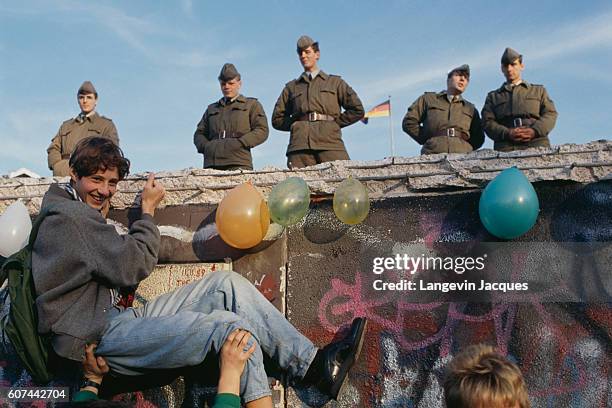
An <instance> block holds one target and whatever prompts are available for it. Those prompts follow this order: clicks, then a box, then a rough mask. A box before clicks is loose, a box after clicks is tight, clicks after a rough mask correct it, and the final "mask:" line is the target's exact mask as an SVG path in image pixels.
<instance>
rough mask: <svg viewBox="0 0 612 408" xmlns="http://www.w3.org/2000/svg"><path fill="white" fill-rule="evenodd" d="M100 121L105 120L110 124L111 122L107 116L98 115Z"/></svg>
mask: <svg viewBox="0 0 612 408" xmlns="http://www.w3.org/2000/svg"><path fill="white" fill-rule="evenodd" d="M100 119H102V120H107V121H109V122H112V121H113V120H112V119H111V118H109V117H108V116H104V115H100Z"/></svg>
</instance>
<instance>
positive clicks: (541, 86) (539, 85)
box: [530, 84, 544, 89]
mask: <svg viewBox="0 0 612 408" xmlns="http://www.w3.org/2000/svg"><path fill="white" fill-rule="evenodd" d="M530 85H531V86H533V87H535V88H542V89H544V85H542V84H530Z"/></svg>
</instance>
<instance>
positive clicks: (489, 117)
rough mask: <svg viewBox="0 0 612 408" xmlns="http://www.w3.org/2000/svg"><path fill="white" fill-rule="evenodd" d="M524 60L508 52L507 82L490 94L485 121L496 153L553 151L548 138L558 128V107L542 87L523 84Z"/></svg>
mask: <svg viewBox="0 0 612 408" xmlns="http://www.w3.org/2000/svg"><path fill="white" fill-rule="evenodd" d="M524 68H525V65H524V64H523V56H522V55H521V54H519V53H518V52H516V51H515V50H513V49H512V48H506V50H505V51H504V54H503V55H502V57H501V70H502V72H503V74H504V76H505V77H506V82H505V83H504V84H502V86H501V87H500V88H499V89H496V90H494V91H491V92H489V94H488V95H487V100H486V101H485V104H484V107H483V108H482V121H483V126H484V129H485V131H486V132H487V135H488V136H489V137H490V138H491V139H493V141H494V142H495V143H494V148H495V150H500V151H503V152H508V151H512V150H522V149H527V148H530V147H549V146H550V141H549V140H548V134H549V133H550V131H551V130H552V129H553V127H555V122H556V120H557V111H556V110H555V104H554V103H553V101H552V100H551V99H550V97H549V96H548V93H547V92H546V89H545V88H544V87H543V86H542V85H534V84H530V83H528V82H526V81H523V80H522V78H521V73H522V71H523V69H524Z"/></svg>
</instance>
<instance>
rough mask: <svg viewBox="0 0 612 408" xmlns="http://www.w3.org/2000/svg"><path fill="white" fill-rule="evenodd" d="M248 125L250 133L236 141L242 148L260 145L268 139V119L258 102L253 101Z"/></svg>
mask: <svg viewBox="0 0 612 408" xmlns="http://www.w3.org/2000/svg"><path fill="white" fill-rule="evenodd" d="M249 123H250V125H251V131H250V132H249V133H247V134H245V135H242V137H240V138H239V139H238V140H239V141H240V143H242V145H243V146H244V147H248V148H250V147H255V146H257V145H260V144H262V143H263V142H265V141H266V139H267V138H268V133H269V129H268V119H267V118H266V113H265V112H264V109H263V106H261V103H259V101H253V105H252V106H251V109H250V110H249Z"/></svg>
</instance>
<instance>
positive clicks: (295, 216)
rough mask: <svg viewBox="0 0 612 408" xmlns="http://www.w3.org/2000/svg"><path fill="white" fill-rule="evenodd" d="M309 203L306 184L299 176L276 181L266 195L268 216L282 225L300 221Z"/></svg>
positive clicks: (308, 192) (308, 191)
mask: <svg viewBox="0 0 612 408" xmlns="http://www.w3.org/2000/svg"><path fill="white" fill-rule="evenodd" d="M309 205H310V190H309V189H308V184H306V182H305V181H304V180H302V179H301V178H299V177H289V178H288V179H286V180H284V181H281V182H280V183H278V184H277V185H276V186H274V188H273V189H272V191H271V192H270V195H269V196H268V208H269V209H270V218H272V221H274V222H275V223H277V224H280V225H283V226H285V227H286V226H289V225H293V224H295V223H296V222H298V221H300V220H301V219H302V218H303V217H304V215H306V212H307V211H308V206H309Z"/></svg>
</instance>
